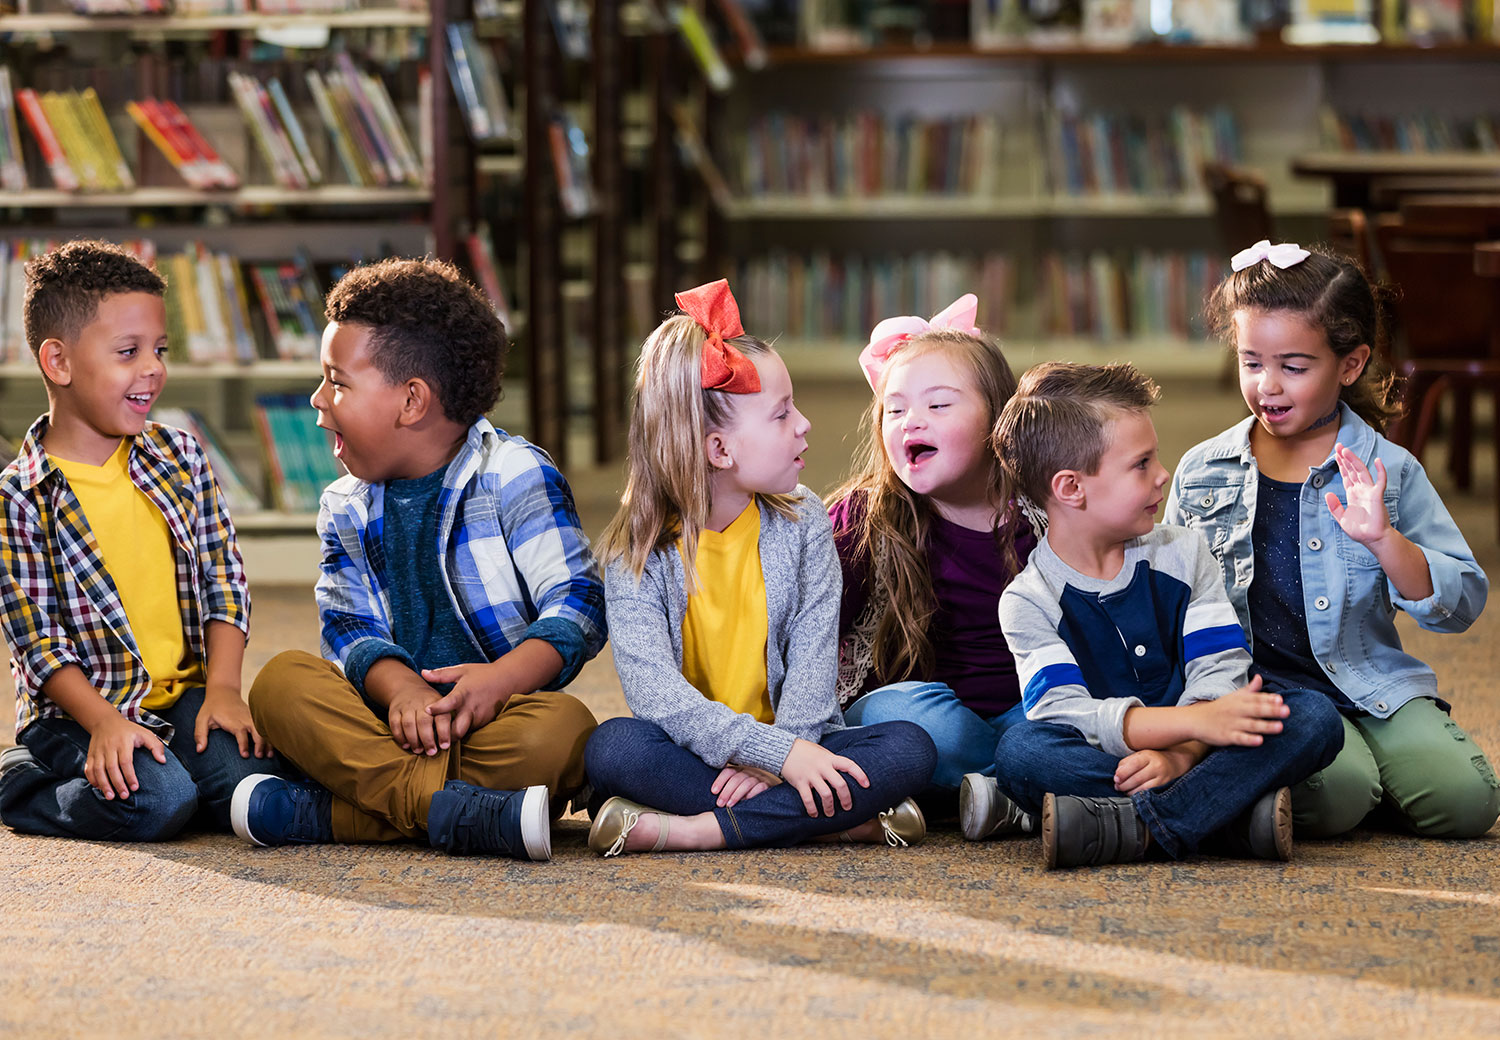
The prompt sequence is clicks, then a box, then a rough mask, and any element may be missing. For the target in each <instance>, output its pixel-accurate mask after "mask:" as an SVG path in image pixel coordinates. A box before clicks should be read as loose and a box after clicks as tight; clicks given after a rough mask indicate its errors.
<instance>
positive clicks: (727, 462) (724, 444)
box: [703, 430, 734, 469]
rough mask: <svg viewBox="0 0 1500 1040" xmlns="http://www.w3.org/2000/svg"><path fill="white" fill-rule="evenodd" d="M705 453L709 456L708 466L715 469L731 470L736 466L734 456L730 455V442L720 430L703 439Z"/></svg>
mask: <svg viewBox="0 0 1500 1040" xmlns="http://www.w3.org/2000/svg"><path fill="white" fill-rule="evenodd" d="M703 451H704V453H705V454H706V455H707V456H708V464H709V465H710V466H712V467H713V468H714V469H729V468H730V467H731V466H733V465H734V456H732V455H731V454H730V453H729V442H728V441H726V440H725V439H724V434H723V433H722V432H721V431H719V430H715V431H713V432H712V433H710V434H709V435H708V436H707V437H705V438H703Z"/></svg>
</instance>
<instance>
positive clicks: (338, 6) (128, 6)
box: [19, 0, 423, 18]
mask: <svg viewBox="0 0 1500 1040" xmlns="http://www.w3.org/2000/svg"><path fill="white" fill-rule="evenodd" d="M19 6H20V7H21V13H23V14H25V13H35V7H36V6H37V5H35V4H26V3H24V2H23V3H22V4H20V5H19ZM69 6H70V7H71V8H72V10H73V13H74V14H80V15H85V16H116V15H173V16H174V17H178V18H196V17H205V16H210V15H225V14H331V13H335V12H343V11H358V10H362V9H367V8H374V9H378V10H413V11H414V10H422V9H423V8H422V7H421V6H420V4H418V3H417V0H401V2H399V3H380V4H364V3H360V2H359V0H70V3H69ZM28 8H29V10H28Z"/></svg>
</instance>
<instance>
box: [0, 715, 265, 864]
mask: <svg viewBox="0 0 1500 1040" xmlns="http://www.w3.org/2000/svg"><path fill="white" fill-rule="evenodd" d="M202 707H203V688H202V687H201V686H200V687H194V688H192V689H190V690H188V691H186V692H185V693H184V694H183V695H182V696H181V697H180V698H179V699H178V701H177V703H176V704H174V705H172V706H171V707H170V708H165V709H163V710H161V711H158V712H156V713H155V714H156V715H157V716H158V717H160V718H162V719H163V720H165V721H167V722H169V723H171V724H172V725H173V726H174V727H175V728H176V732H175V733H174V734H173V736H172V742H171V743H170V744H168V745H167V761H166V763H165V764H162V763H160V762H158V761H157V760H156V759H154V758H152V757H151V752H149V751H146V750H145V749H143V748H136V750H135V755H134V757H133V759H132V762H133V764H134V766H135V775H136V779H137V780H138V781H139V782H140V789H139V790H136V791H132V792H130V797H129V798H119V797H116V798H114V799H113V800H108V799H106V798H105V797H104V796H103V795H102V794H100V793H99V792H98V791H97V790H95V789H94V787H93V785H92V784H90V783H89V782H88V781H87V780H85V779H84V778H83V766H84V763H85V762H86V761H87V760H88V754H89V731H88V730H86V729H84V728H83V727H82V726H80V725H79V724H78V723H76V722H74V721H73V720H72V719H68V718H46V719H38V720H36V721H35V722H33V723H32V724H31V725H29V726H27V727H26V729H25V730H24V731H23V732H22V733H21V743H22V744H24V745H26V747H27V748H28V749H29V750H30V751H31V753H32V755H33V756H34V757H35V758H36V762H35V763H31V764H26V765H21V766H17V767H15V768H13V769H9V770H7V771H6V773H5V775H4V777H3V778H0V821H3V822H4V823H5V825H6V826H7V827H10V828H11V829H13V830H17V831H20V832H22V833H23V834H47V835H52V836H54V837H62V838H87V839H91V840H94V841H163V840H165V839H167V838H171V837H173V836H174V835H176V834H177V833H178V832H179V831H181V830H182V829H183V828H184V827H186V826H187V825H188V823H189V822H191V821H192V820H193V819H194V817H195V816H196V817H197V818H198V819H199V822H201V823H203V824H205V825H207V826H211V827H214V828H216V829H218V830H222V831H227V830H229V829H230V828H229V801H230V799H231V798H232V797H233V795H234V789H235V786H236V785H237V784H238V783H239V782H240V781H241V780H243V779H244V778H245V777H247V776H249V775H250V774H251V773H273V774H276V775H278V776H292V775H295V774H294V773H292V772H290V771H289V770H288V768H287V767H286V766H285V765H283V764H282V763H281V762H280V761H279V760H278V759H277V758H275V757H274V756H273V757H271V758H256V757H255V756H254V755H253V754H252V755H251V757H249V758H241V757H240V749H239V745H238V744H237V743H236V742H235V739H234V737H232V736H230V735H229V734H228V733H225V732H223V731H222V730H217V729H216V730H210V731H209V733H208V747H206V748H204V750H203V752H202V754H199V752H198V749H197V748H196V747H195V746H194V744H193V724H194V723H195V722H196V721H197V719H198V710H199V709H200V708H202Z"/></svg>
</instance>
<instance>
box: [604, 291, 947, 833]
mask: <svg viewBox="0 0 1500 1040" xmlns="http://www.w3.org/2000/svg"><path fill="white" fill-rule="evenodd" d="M677 303H678V305H679V306H680V307H681V308H682V310H683V311H684V313H682V314H679V315H675V316H673V317H670V318H668V319H667V320H666V321H664V322H663V323H662V324H661V325H660V326H658V327H657V329H656V331H654V332H653V333H652V334H651V335H650V336H649V337H648V338H647V339H646V342H645V344H644V346H643V347H642V349H641V358H640V362H639V367H638V371H637V377H636V388H635V402H634V408H633V411H632V414H631V421H630V433H629V445H628V451H627V457H626V484H625V493H624V495H623V496H622V498H621V504H620V509H619V512H617V513H616V514H615V517H614V519H613V520H611V521H610V524H609V526H608V528H607V529H606V530H605V532H604V535H603V538H602V540H601V546H600V559H601V560H602V561H603V563H604V566H605V603H606V609H607V613H608V616H609V622H610V635H611V638H612V640H613V647H614V659H615V667H616V669H617V670H618V671H619V673H620V685H621V687H622V688H623V690H624V693H625V700H626V703H627V704H629V706H630V710H631V711H632V713H633V714H634V716H635V717H634V718H623V719H610V720H608V721H606V722H605V723H604V724H603V725H601V726H600V727H599V728H598V730H596V731H595V733H594V735H593V737H591V738H590V740H589V743H588V746H587V748H586V749H585V752H584V757H585V763H586V765H587V768H588V774H589V782H590V783H591V784H592V785H593V787H594V792H595V794H594V800H593V803H592V804H591V809H592V810H593V818H594V821H593V827H592V829H591V830H590V832H589V847H590V848H591V849H593V850H594V851H595V852H598V853H601V854H603V855H606V856H613V855H618V854H620V853H622V852H645V851H652V852H656V851H661V850H663V849H669V850H687V849H722V848H747V847H756V846H787V845H795V844H798V843H800V842H803V841H808V840H815V839H818V838H828V837H833V836H839V837H842V838H844V839H845V840H849V841H866V842H887V843H889V844H891V845H907V844H912V843H915V842H917V841H919V840H920V839H921V838H922V836H923V835H924V834H925V833H926V826H925V822H924V821H923V819H922V815H921V812H920V811H919V810H918V809H917V807H916V804H915V803H914V802H912V801H911V800H910V799H909V797H908V796H910V795H911V794H913V793H915V792H916V791H918V790H920V789H921V788H922V787H923V786H924V785H925V784H926V783H927V780H928V778H929V777H930V776H931V773H932V766H933V762H934V760H935V753H934V751H933V747H932V741H931V740H930V739H928V737H927V735H926V734H925V733H923V732H922V730H921V729H919V728H918V727H916V726H913V725H910V724H908V723H899V722H898V723H893V724H890V725H885V726H870V727H867V728H863V729H845V728H844V724H843V719H842V717H841V716H840V713H839V707H838V701H837V699H836V698H835V696H834V674H835V652H836V645H835V639H836V635H837V628H836V626H837V623H838V592H839V570H838V558H837V556H836V554H835V552H834V547H833V534H832V531H831V529H830V527H829V524H828V515H827V513H826V512H825V511H824V510H823V507H822V504H821V503H820V502H819V500H818V498H817V496H816V495H814V494H813V493H812V492H811V491H809V490H808V489H807V488H805V487H803V486H801V485H800V484H799V483H798V475H799V473H800V472H801V469H802V453H803V452H804V451H806V450H807V439H806V438H807V431H808V428H809V425H810V424H809V423H808V421H807V419H806V418H805V417H803V415H802V413H801V412H799V411H798V410H797V406H796V404H795V403H794V401H793V399H792V381H791V377H790V376H789V375H788V374H787V370H786V365H785V364H783V363H782V360H781V358H780V357H778V356H777V354H776V352H775V351H774V350H772V349H771V348H770V347H769V346H767V345H766V344H765V343H764V342H762V341H761V340H759V339H756V338H755V337H753V336H748V335H746V334H745V332H744V329H743V328H742V327H741V325H740V319H739V309H738V307H737V306H736V305H735V302H734V297H733V295H731V294H730V292H729V285H728V283H727V282H723V281H719V282H713V283H710V284H708V285H704V286H700V287H699V288H697V289H693V290H691V291H689V292H686V293H679V294H678V296H677ZM648 807H649V808H648Z"/></svg>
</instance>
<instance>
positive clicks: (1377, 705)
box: [1375, 701, 1385, 711]
mask: <svg viewBox="0 0 1500 1040" xmlns="http://www.w3.org/2000/svg"><path fill="white" fill-rule="evenodd" d="M1375 710H1376V711H1385V701H1376V702H1375Z"/></svg>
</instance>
